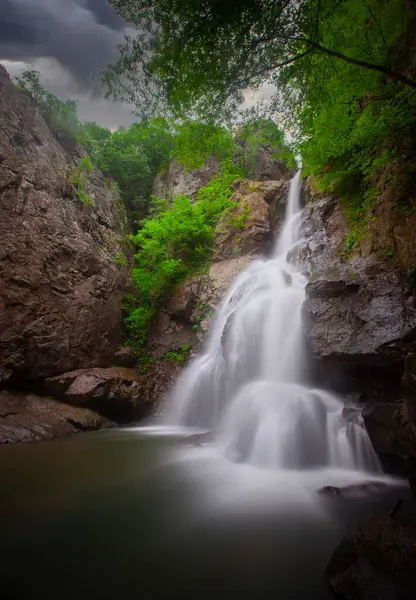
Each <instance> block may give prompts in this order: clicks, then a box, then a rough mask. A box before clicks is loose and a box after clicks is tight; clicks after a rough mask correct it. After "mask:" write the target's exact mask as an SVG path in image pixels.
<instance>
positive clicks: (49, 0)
mask: <svg viewBox="0 0 416 600" xmlns="http://www.w3.org/2000/svg"><path fill="white" fill-rule="evenodd" d="M125 32H126V23H125V22H124V21H123V20H122V19H120V18H119V17H118V15H117V14H116V13H115V12H114V10H113V9H112V7H111V5H110V4H109V3H108V1H107V0H0V62H3V63H4V64H5V66H6V68H8V70H9V71H10V72H11V74H12V75H18V74H19V73H20V72H21V71H22V69H25V68H31V67H34V68H35V69H37V70H38V71H39V72H40V74H41V79H42V81H43V82H44V84H45V85H46V86H47V88H48V89H49V90H50V91H51V92H53V93H54V94H56V95H57V96H59V97H60V98H63V99H66V98H72V99H75V100H77V101H78V103H79V113H80V117H81V118H82V119H86V120H87V119H88V120H92V119H94V120H97V122H101V123H102V124H104V125H107V126H109V127H117V125H119V124H127V123H129V122H131V120H132V118H131V115H130V108H129V107H126V106H125V105H121V104H118V105H114V104H112V103H110V102H106V101H105V100H104V99H103V95H104V91H103V90H102V88H101V85H100V81H99V74H100V72H101V71H102V70H104V69H105V68H106V66H107V65H108V64H109V63H111V62H113V61H114V60H115V58H116V56H117V45H118V44H119V43H120V42H122V41H123V37H124V34H125Z"/></svg>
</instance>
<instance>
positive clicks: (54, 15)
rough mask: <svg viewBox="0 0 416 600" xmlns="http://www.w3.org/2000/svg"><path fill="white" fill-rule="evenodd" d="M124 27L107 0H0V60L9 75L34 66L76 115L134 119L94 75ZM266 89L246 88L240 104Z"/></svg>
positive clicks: (108, 120)
mask: <svg viewBox="0 0 416 600" xmlns="http://www.w3.org/2000/svg"><path fill="white" fill-rule="evenodd" d="M126 33H129V30H128V28H127V24H126V23H125V22H124V21H123V20H122V19H121V18H120V17H119V16H118V15H117V14H116V12H115V11H114V9H113V8H112V6H111V5H110V4H109V2H108V0H0V63H2V64H3V65H4V66H5V67H6V69H7V70H8V71H9V73H10V75H11V76H17V75H19V74H20V73H21V72H22V70H24V69H27V68H35V69H36V70H37V71H39V73H40V77H41V81H42V83H43V84H44V86H45V87H46V88H47V89H48V90H49V91H50V92H52V93H54V94H55V95H56V96H58V97H59V98H61V99H62V100H67V99H69V98H70V99H72V100H76V101H77V102H78V115H79V118H80V120H81V121H96V122H97V123H99V124H100V125H103V126H105V127H109V128H110V129H116V128H117V127H118V126H120V125H129V124H130V123H131V122H132V121H133V120H134V117H133V116H132V114H131V112H132V107H131V106H129V105H126V104H122V103H114V102H112V101H111V100H105V99H104V90H103V89H102V88H101V85H100V81H99V74H100V72H101V71H102V70H104V69H105V68H106V66H107V65H108V64H109V63H112V62H113V61H114V60H115V59H116V57H117V45H118V44H119V43H120V42H123V40H124V36H125V35H126ZM272 91H273V88H272V87H271V86H265V88H263V90H261V91H260V92H253V91H250V90H248V91H247V94H246V105H247V106H250V105H251V104H253V103H255V102H256V101H257V99H258V98H259V97H263V98H267V97H270V95H271V93H272Z"/></svg>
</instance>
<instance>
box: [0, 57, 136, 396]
mask: <svg viewBox="0 0 416 600" xmlns="http://www.w3.org/2000/svg"><path fill="white" fill-rule="evenodd" d="M79 158H80V156H79V149H78V150H77V151H76V152H75V153H74V154H71V155H70V154H68V153H67V152H66V150H65V149H64V148H63V146H62V145H61V143H60V141H59V140H58V139H57V137H56V136H55V135H54V134H53V133H52V132H51V130H50V129H49V128H48V126H47V124H46V122H45V120H44V119H43V117H42V116H41V114H40V112H39V110H38V109H37V107H36V105H35V103H34V102H33V101H32V100H31V99H30V98H29V97H28V96H27V95H26V94H24V93H22V92H20V91H18V90H17V88H16V87H15V86H14V85H13V83H12V82H11V81H10V79H9V77H8V75H7V73H6V71H5V70H4V68H3V67H1V66H0V382H1V381H3V382H4V381H6V380H7V381H8V385H10V384H11V383H12V382H13V381H18V383H19V385H20V384H21V382H22V379H24V378H29V379H37V378H40V377H47V376H49V375H54V374H57V373H60V372H64V371H68V370H71V369H75V368H80V367H86V366H91V365H93V366H95V365H98V364H106V363H107V364H108V363H111V360H112V358H113V355H114V352H115V350H116V347H117V346H119V345H120V344H121V335H122V328H121V325H122V322H121V304H122V300H123V294H124V292H125V285H126V281H127V278H128V272H127V269H126V268H124V267H121V266H119V265H117V264H116V263H115V262H114V260H113V257H114V256H115V255H116V254H117V253H120V252H122V250H123V249H122V247H121V245H120V244H121V242H120V239H121V238H122V237H123V235H124V227H125V217H124V213H123V210H122V205H121V204H120V199H119V198H117V197H116V196H115V195H114V193H113V192H112V191H111V189H110V187H109V186H108V185H105V183H104V178H103V176H102V174H101V173H99V172H98V171H94V172H93V173H92V174H91V175H90V176H89V183H88V184H86V185H85V193H86V194H88V195H89V197H90V198H91V200H92V201H93V206H87V205H84V204H82V203H81V202H80V201H79V200H78V198H77V197H76V191H75V189H74V186H73V185H72V184H71V182H70V180H69V177H68V172H71V171H74V170H76V169H79Z"/></svg>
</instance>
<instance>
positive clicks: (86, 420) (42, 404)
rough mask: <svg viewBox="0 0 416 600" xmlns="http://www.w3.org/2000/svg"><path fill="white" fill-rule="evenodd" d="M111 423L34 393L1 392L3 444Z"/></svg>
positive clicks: (48, 437) (35, 439)
mask: <svg viewBox="0 0 416 600" xmlns="http://www.w3.org/2000/svg"><path fill="white" fill-rule="evenodd" d="M111 426H113V424H112V423H111V422H110V421H108V420H107V419H106V418H104V417H102V416H101V415H99V414H97V413H95V412H93V411H91V410H89V409H87V408H80V407H74V406H68V405H67V404H63V403H61V402H58V401H57V400H54V399H52V398H48V397H41V396H36V395H35V394H22V393H17V392H6V391H4V390H3V391H1V392H0V444H8V443H16V442H35V441H40V440H45V439H50V438H54V437H60V436H65V435H70V434H73V433H79V432H82V431H92V430H96V429H102V428H107V427H111Z"/></svg>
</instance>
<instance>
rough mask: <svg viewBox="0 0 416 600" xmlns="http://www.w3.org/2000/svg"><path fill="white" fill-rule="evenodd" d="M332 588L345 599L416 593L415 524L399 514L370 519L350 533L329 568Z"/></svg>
mask: <svg viewBox="0 0 416 600" xmlns="http://www.w3.org/2000/svg"><path fill="white" fill-rule="evenodd" d="M326 574H327V576H328V577H329V582H330V585H331V589H332V591H333V592H334V593H335V594H336V596H337V597H339V598H342V599H344V600H412V599H413V598H415V597H416V525H415V523H404V522H401V521H400V520H398V519H397V518H396V519H395V518H391V517H390V516H387V515H386V516H381V517H376V518H371V519H369V520H368V521H367V522H366V523H364V524H363V525H361V527H359V528H358V530H357V531H356V532H355V533H353V534H351V535H349V536H347V537H346V538H345V539H344V540H343V541H342V542H341V544H340V545H339V546H338V548H337V549H336V550H335V552H334V554H333V555H332V558H331V560H330V561H329V564H328V566H327V569H326Z"/></svg>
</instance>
